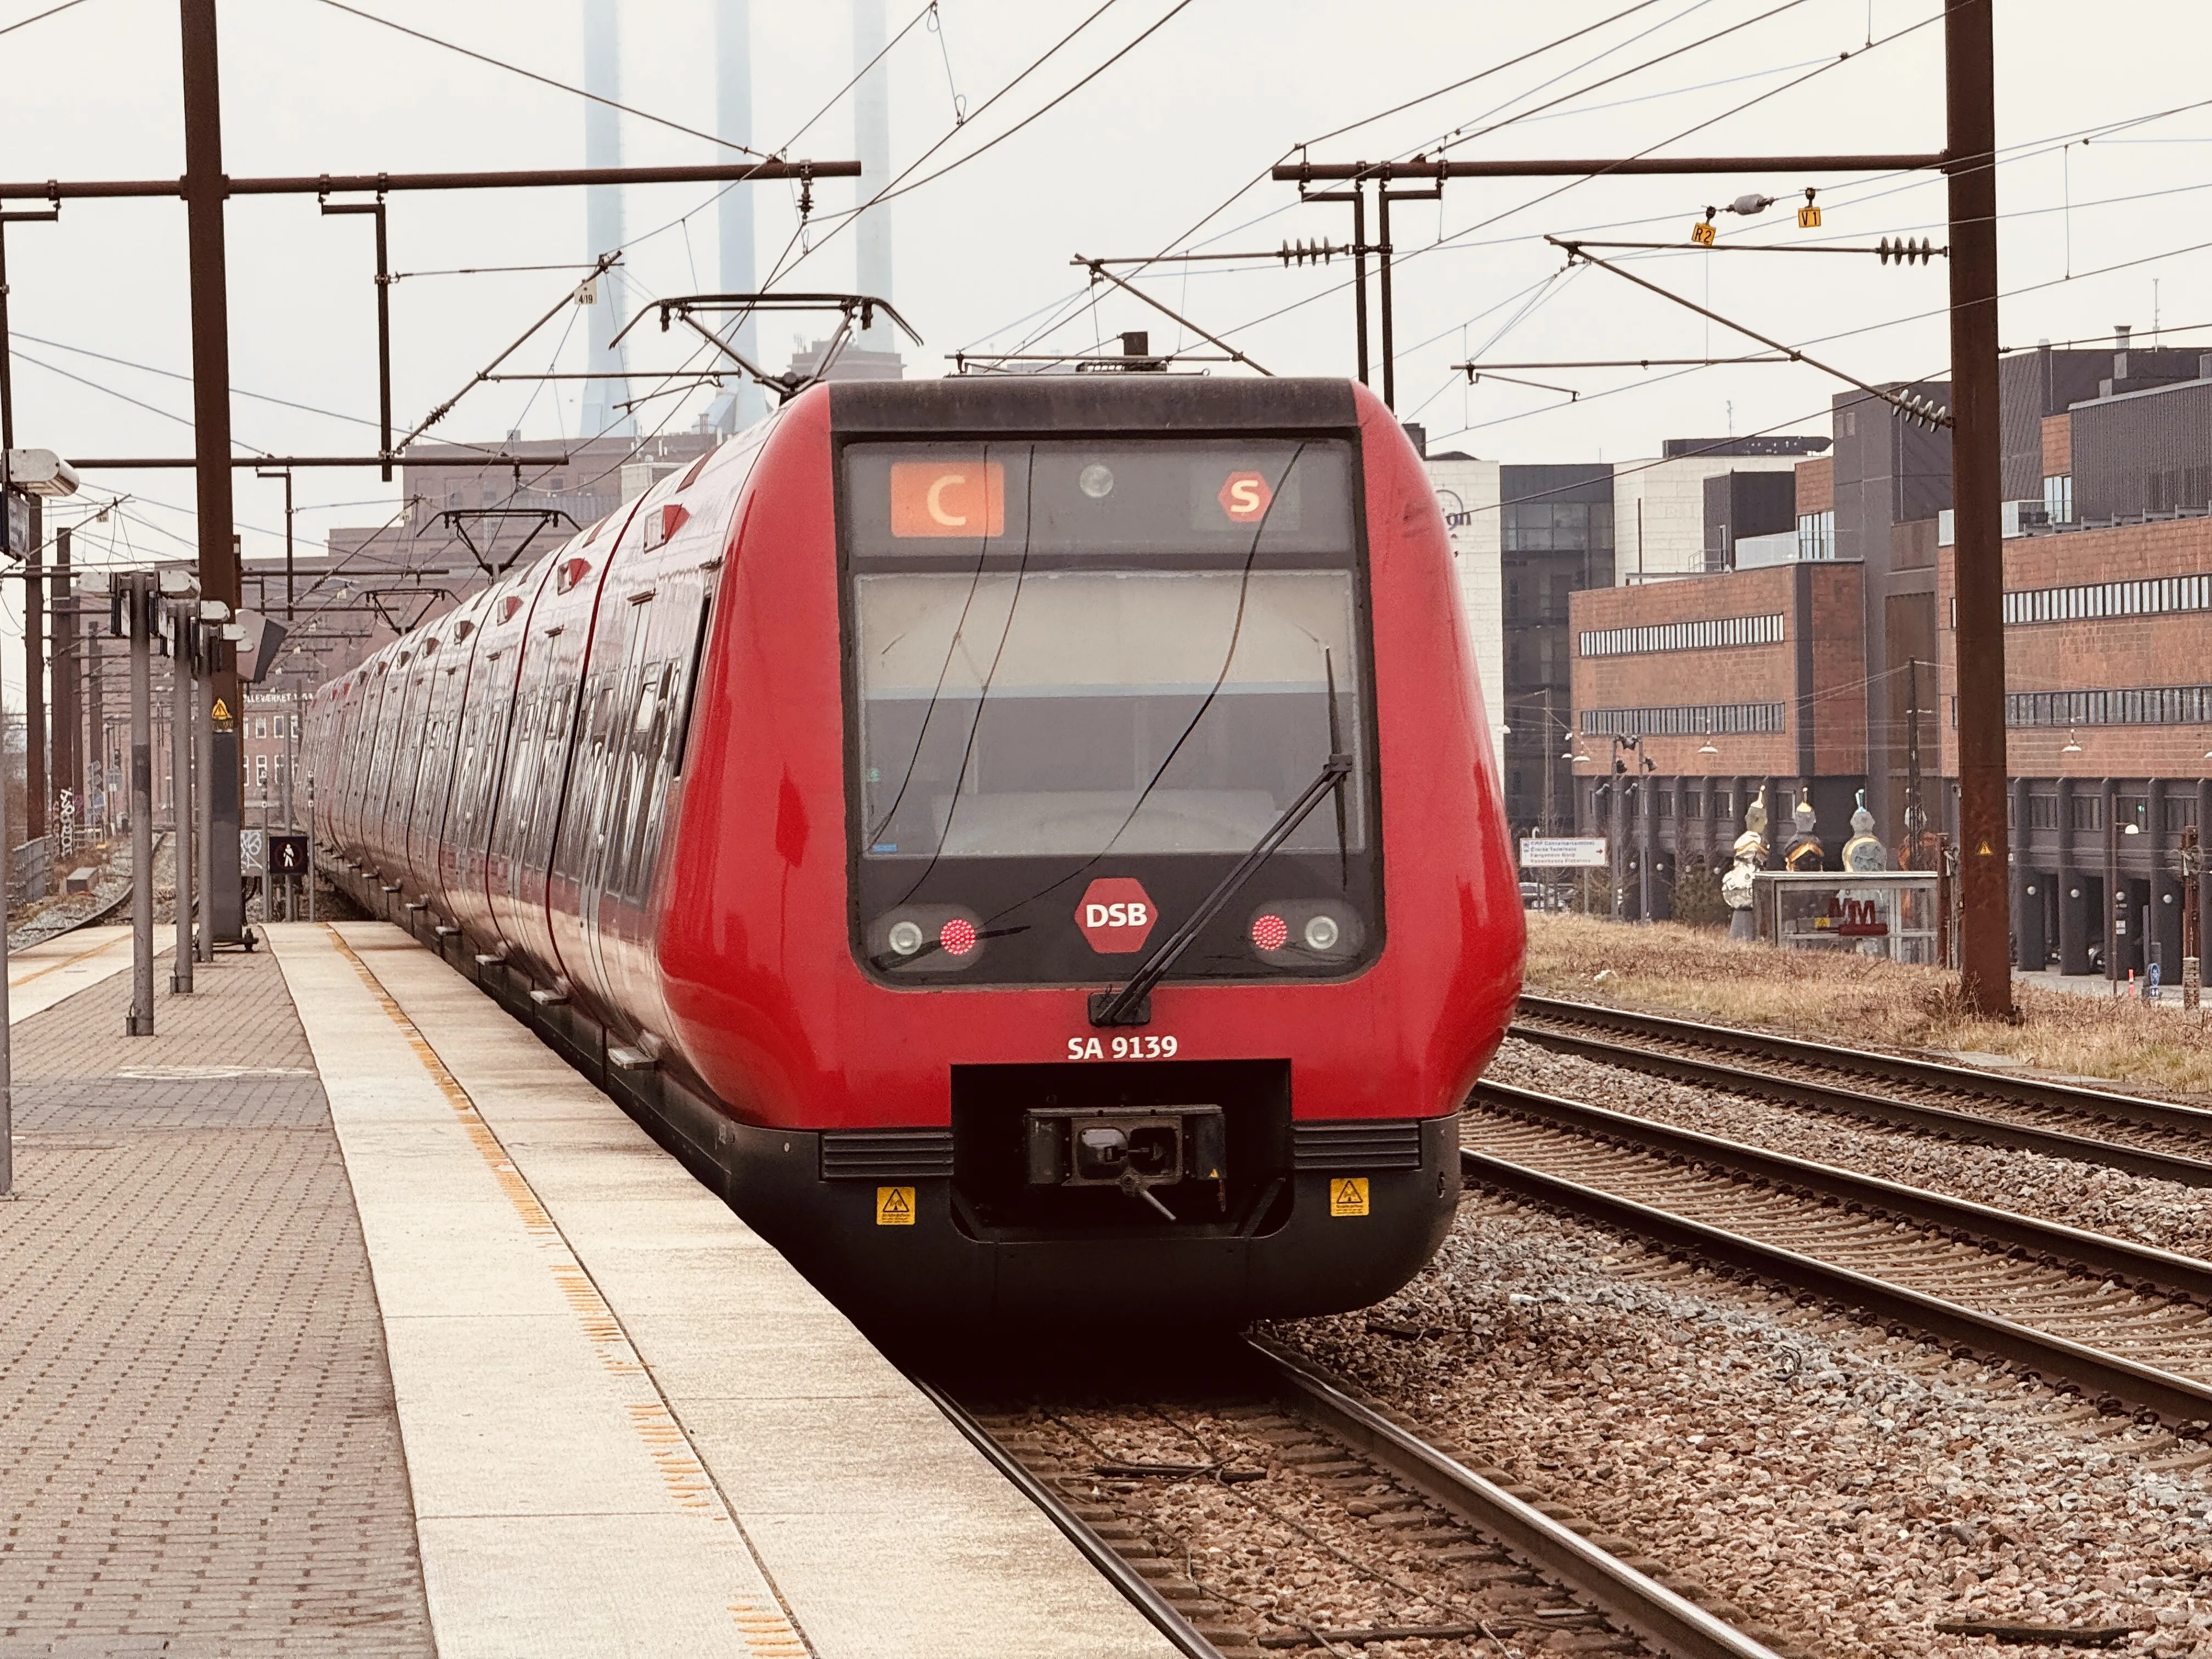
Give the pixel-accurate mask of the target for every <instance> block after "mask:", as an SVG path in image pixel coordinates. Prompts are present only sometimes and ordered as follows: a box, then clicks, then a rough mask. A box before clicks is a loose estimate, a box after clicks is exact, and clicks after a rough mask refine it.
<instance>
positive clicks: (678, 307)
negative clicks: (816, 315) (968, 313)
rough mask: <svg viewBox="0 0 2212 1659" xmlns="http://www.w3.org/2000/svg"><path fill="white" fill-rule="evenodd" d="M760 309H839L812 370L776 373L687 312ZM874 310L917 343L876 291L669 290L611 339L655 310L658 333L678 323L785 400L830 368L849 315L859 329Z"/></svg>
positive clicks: (744, 315) (848, 329) (870, 321)
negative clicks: (831, 332)
mask: <svg viewBox="0 0 2212 1659" xmlns="http://www.w3.org/2000/svg"><path fill="white" fill-rule="evenodd" d="M763 311H836V312H838V313H842V315H841V316H840V318H839V319H838V324H837V332H836V334H835V335H833V336H832V337H831V338H830V340H829V344H828V346H827V347H826V348H824V349H823V353H822V357H821V361H820V362H817V363H816V364H815V366H814V372H813V373H812V374H777V373H775V371H774V370H773V369H768V368H762V367H761V366H760V365H759V364H758V363H756V362H753V361H752V360H751V359H750V358H749V357H747V356H744V354H743V353H742V352H740V351H739V350H738V349H737V348H736V347H735V346H733V345H732V344H731V343H729V341H728V340H726V339H725V338H724V337H722V336H721V335H720V334H717V333H715V332H714V330H712V329H710V328H708V327H707V326H705V325H703V324H702V323H701V322H700V321H699V319H698V318H697V317H696V316H695V315H694V314H693V313H695V312H705V313H708V315H710V316H720V315H723V314H726V313H736V315H737V317H738V320H739V321H740V322H743V321H744V320H745V319H748V318H750V317H752V316H754V315H755V314H756V313H760V312H763ZM878 311H880V312H882V313H884V316H886V317H888V318H890V319H891V322H892V323H893V324H894V325H896V327H897V329H898V331H899V332H901V333H902V334H903V335H905V336H906V337H907V338H908V339H909V340H911V341H913V342H914V343H915V344H916V345H920V344H921V343H922V340H921V335H919V334H917V333H915V331H914V325H912V324H910V323H908V321H907V319H905V318H903V317H902V316H900V315H899V313H898V311H897V309H896V307H893V306H892V304H891V302H890V301H888V300H885V299H883V298H881V297H880V296H878V295H873V294H783V293H769V294H678V295H671V296H670V297H668V298H667V299H665V300H655V301H653V303H652V304H650V305H648V306H647V307H645V308H644V309H643V310H641V311H640V312H639V313H637V315H636V316H635V317H633V318H631V319H629V321H628V322H627V323H624V324H623V325H622V329H621V331H620V332H619V333H617V335H616V336H615V337H614V342H613V343H615V344H617V345H619V344H621V343H622V342H623V340H624V339H626V338H628V337H629V331H631V330H632V329H634V328H635V327H636V326H637V325H639V324H640V323H641V322H643V321H644V320H645V319H646V318H647V317H648V316H651V315H653V314H654V313H659V318H660V331H661V332H662V333H664V334H665V333H666V332H667V331H668V326H669V325H670V324H671V323H672V322H680V323H682V324H683V325H684V326H685V327H687V328H689V329H690V330H691V331H693V332H694V333H696V334H697V335H698V336H699V337H700V338H702V340H704V341H706V342H707V343H708V344H709V345H711V346H713V347H714V349H716V350H717V351H720V353H721V354H722V355H723V356H725V357H727V358H728V359H729V360H730V361H731V362H733V363H735V364H736V365H737V366H738V368H741V369H743V370H744V372H745V373H746V374H750V376H752V378H753V379H754V380H757V381H758V382H759V383H760V384H761V385H762V386H765V387H767V388H768V389H769V391H771V392H775V394H776V395H777V397H778V398H781V400H782V401H784V402H786V403H788V402H790V401H791V399H792V398H795V397H797V396H798V395H799V393H800V392H804V391H805V389H806V388H807V387H808V386H812V385H813V384H814V383H815V382H816V381H817V380H821V379H822V378H823V376H824V375H826V374H828V373H829V366H830V365H831V364H832V363H834V362H836V361H837V356H838V354H839V353H840V352H842V351H843V350H844V349H845V344H846V342H847V341H848V340H849V339H851V338H852V335H853V325H854V322H855V320H857V321H858V322H859V324H860V327H861V328H862V329H863V330H866V329H869V328H872V327H873V326H874V325H875V320H876V313H878ZM732 332H734V331H732Z"/></svg>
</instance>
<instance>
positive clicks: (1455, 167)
mask: <svg viewBox="0 0 2212 1659" xmlns="http://www.w3.org/2000/svg"><path fill="white" fill-rule="evenodd" d="M1950 161H1951V158H1950V157H1949V156H1948V155H1945V154H1942V153H1940V152H1933V153H1931V152H1913V153H1905V154H1896V153H1893V154H1876V155H1637V156H1620V157H1615V158H1613V159H1610V160H1607V159H1605V158H1601V157H1597V156H1589V157H1571V158H1566V159H1558V158H1554V159H1551V160H1529V161H1442V160H1439V161H1423V160H1422V159H1421V158H1420V157H1419V156H1415V157H1414V158H1413V160H1411V161H1389V162H1384V161H1325V162H1324V161H1284V162H1279V163H1278V164H1277V165H1276V167H1275V168H1274V171H1273V174H1272V175H1271V176H1272V177H1273V179H1275V180H1276V182H1278V183H1279V184H1296V185H1304V184H1307V183H1309V182H1331V181H1334V180H1339V179H1377V178H1380V177H1382V176H1383V173H1385V172H1386V171H1387V172H1388V173H1389V175H1390V176H1391V177H1392V178H1395V179H1420V178H1430V179H1436V180H1437V182H1439V183H1442V182H1443V180H1444V179H1565V178H1573V177H1575V176H1577V175H1579V174H1585V173H1586V174H1589V175H1590V176H1591V177H1596V176H1597V175H1599V174H1601V173H1661V174H1689V173H1921V172H1928V171H1931V170H1933V171H1941V170H1944V169H1947V168H1948V167H1949V166H1950Z"/></svg>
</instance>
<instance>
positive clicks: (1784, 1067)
mask: <svg viewBox="0 0 2212 1659" xmlns="http://www.w3.org/2000/svg"><path fill="white" fill-rule="evenodd" d="M1511 1034H1512V1035H1513V1036H1516V1037H1518V1038H1520V1039H1522V1041H1524V1042H1531V1043H1534V1044H1536V1045H1538V1046H1540V1047H1541V1048H1547V1049H1548V1050H1550V1051H1552V1052H1553V1053H1555V1054H1571V1055H1573V1056H1575V1057H1577V1058H1578V1059H1583V1060H1595V1061H1598V1062H1600V1063H1601V1064H1604V1065H1610V1066H1621V1067H1624V1068H1626V1069H1629V1070H1632V1071H1638V1072H1643V1073H1650V1074H1652V1075H1656V1076H1661V1077H1666V1078H1670V1079H1674V1080H1676V1081H1678V1082H1684V1083H1689V1084H1692V1085H1696V1086H1698V1087H1700V1088H1717V1089H1723V1090H1729V1091H1734V1092H1736V1093H1741V1094H1750V1095H1755V1096H1758V1097H1762V1098H1765V1099H1769V1100H1778V1101H1781V1102H1783V1103H1786V1104H1789V1105H1793V1106H1802V1107H1807V1108H1810V1109H1814V1110H1818V1111H1826V1112H1832V1113H1837V1114H1839V1115H1844V1116H1848V1117H1852V1118H1857V1119H1860V1120H1862V1121H1874V1122H1881V1123H1887V1124H1890V1125H1893V1126H1894V1127H1902V1128H1909V1129H1912V1130H1916V1131H1918V1132H1920V1133H1928V1134H1934V1135H1938V1136H1942V1137H1943V1138H1945V1139H1953V1140H1959V1141H1966V1142H1971V1143H1973V1144H1976V1145H1980V1146H2005V1147H2011V1148H2014V1149H2016V1150H2020V1151H2023V1152H2041V1153H2045V1154H2047V1155H2049V1156H2051V1157H2054V1158H2069V1159H2071V1160H2074V1161H2075V1162H2077V1163H2085V1164H2100V1165H2103V1166H2105V1167H2106V1168H2111V1169H2117V1170H2126V1171H2128V1172H2129V1173H2130V1174H2132V1175H2140V1176H2150V1177H2152V1178H2154V1179H2157V1180H2161V1181H2175V1182H2181V1183H2183V1184H2184V1185H2186V1186H2191V1187H2212V1111H2208V1110H2206V1109H2203V1107H2198V1106H2191V1105H2185V1104H2183V1103H2179V1102H2175V1101H2165V1100H2156V1099H2151V1098H2147V1097H2139V1096H2132V1095H2123V1094H2118V1093H2116V1092H2112V1091H2106V1090H2102V1089H2089V1088H2083V1087H2080V1086H2077V1085H2071V1084H2063V1083H2053V1082H2049V1081H2046V1080H2045V1079H2036V1078H2020V1077H2007V1076H2004V1075H2002V1074H1996V1073H1986V1072H1983V1071H1979V1070H1977V1069H1975V1068H1973V1067H1971V1066H1951V1065H1946V1064H1944V1063H1942V1062H1941V1061H1938V1060H1921V1059H1917V1058H1913V1057H1911V1056H1906V1055H1902V1054H1880V1053H1876V1052H1875V1051H1873V1050H1870V1049H1860V1048H1840V1047H1836V1046H1833V1045H1831V1044H1826V1043H1816V1042H1805V1041H1803V1040H1802V1039H1799V1038H1795V1037H1786V1036H1777V1035H1775V1034H1772V1033H1770V1032H1765V1031H1747V1030H1735V1029H1733V1028H1730V1027H1727V1026H1707V1025H1699V1024H1692V1022H1690V1021H1687V1020H1679V1019H1669V1018H1665V1017H1664V1016H1662V1015H1656V1014H1644V1013H1634V1012H1629V1011H1627V1010H1626V1009H1618V1008H1606V1007H1601V1006H1595V1005H1593V1004H1589V1003H1578V1002H1565V1001H1559V1000H1554V999H1552V998H1547V997H1529V996H1523V997H1522V999H1521V1017H1520V1018H1518V1019H1516V1021H1515V1022H1514V1024H1513V1027H1512V1032H1511ZM1716 1054H1725V1055H1726V1056H1727V1057H1728V1058H1727V1059H1726V1060H1717V1059H1715V1058H1713V1056H1714V1055H1716ZM1868 1085H1878V1086H1874V1087H1869V1086H1868Z"/></svg>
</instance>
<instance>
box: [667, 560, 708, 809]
mask: <svg viewBox="0 0 2212 1659" xmlns="http://www.w3.org/2000/svg"><path fill="white" fill-rule="evenodd" d="M713 618H714V595H713V594H712V593H709V594H708V595H707V596H706V597H705V598H703V599H701V600H700V601H699V628H698V631H697V632H696V634H694V635H692V639H691V666H690V670H689V671H687V672H686V673H685V675H684V715H683V720H682V721H681V723H680V724H678V726H677V728H676V755H675V758H674V760H673V762H672V763H671V764H670V766H669V771H670V772H671V773H672V774H673V775H676V776H678V777H681V776H683V775H684V754H685V752H686V751H687V750H690V746H691V711H692V710H693V709H694V708H696V707H697V706H698V702H699V670H700V667H701V665H702V664H703V663H704V662H705V661H706V660H707V624H708V623H709V622H710V621H712V620H713Z"/></svg>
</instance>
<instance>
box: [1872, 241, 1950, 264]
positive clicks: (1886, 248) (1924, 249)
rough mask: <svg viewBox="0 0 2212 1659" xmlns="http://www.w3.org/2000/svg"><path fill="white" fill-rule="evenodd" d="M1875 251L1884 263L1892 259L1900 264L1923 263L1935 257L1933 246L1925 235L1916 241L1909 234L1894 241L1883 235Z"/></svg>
mask: <svg viewBox="0 0 2212 1659" xmlns="http://www.w3.org/2000/svg"><path fill="white" fill-rule="evenodd" d="M1875 251H1876V252H1878V253H1879V254H1880V255H1881V262H1882V264H1889V263H1890V261H1892V260H1895V261H1896V262H1897V263H1898V264H1901V265H1924V264H1927V263H1928V262H1929V260H1930V259H1932V258H1935V257H1936V249H1935V246H1934V245H1933V244H1932V243H1930V242H1929V240H1928V239H1927V238H1926V237H1925V236H1923V237H1922V238H1921V239H1920V240H1918V241H1917V242H1916V241H1914V240H1912V239H1911V237H1909V236H1900V237H1899V238H1898V239H1897V240H1895V241H1892V240H1890V239H1889V238H1888V237H1887V236H1885V237H1883V238H1882V239H1881V243H1880V244H1879V245H1878V246H1877V248H1876V250H1875Z"/></svg>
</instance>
